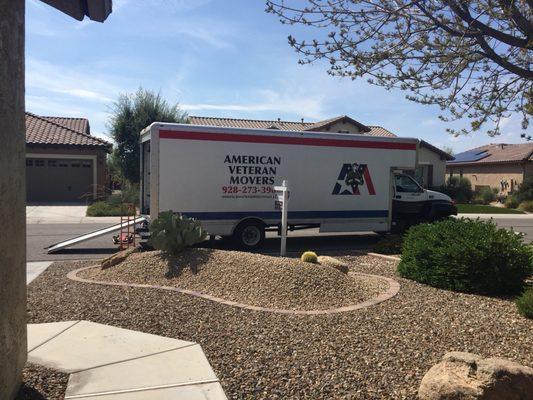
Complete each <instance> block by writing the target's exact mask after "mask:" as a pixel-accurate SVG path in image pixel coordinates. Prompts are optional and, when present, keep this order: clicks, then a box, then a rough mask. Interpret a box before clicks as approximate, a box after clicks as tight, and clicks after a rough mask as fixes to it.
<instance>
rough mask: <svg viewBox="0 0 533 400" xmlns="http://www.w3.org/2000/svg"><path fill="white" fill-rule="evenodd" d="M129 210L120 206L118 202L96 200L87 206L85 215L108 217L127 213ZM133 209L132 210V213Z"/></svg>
mask: <svg viewBox="0 0 533 400" xmlns="http://www.w3.org/2000/svg"><path fill="white" fill-rule="evenodd" d="M128 212H129V210H128V209H127V208H125V207H121V205H120V203H116V204H115V203H113V202H112V203H110V202H108V201H97V202H95V203H93V204H91V205H90V206H89V207H87V211H86V215H87V216H88V217H108V216H120V215H128ZM133 213H134V211H133V212H132V214H133Z"/></svg>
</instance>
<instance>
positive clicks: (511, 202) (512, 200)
mask: <svg viewBox="0 0 533 400" xmlns="http://www.w3.org/2000/svg"><path fill="white" fill-rule="evenodd" d="M518 205H519V202H518V200H517V199H516V197H515V196H513V195H509V196H507V198H506V199H505V207H506V208H518Z"/></svg>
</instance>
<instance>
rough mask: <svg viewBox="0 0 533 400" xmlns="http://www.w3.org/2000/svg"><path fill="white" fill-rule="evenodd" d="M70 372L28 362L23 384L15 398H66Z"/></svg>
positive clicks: (24, 399) (37, 399)
mask: <svg viewBox="0 0 533 400" xmlns="http://www.w3.org/2000/svg"><path fill="white" fill-rule="evenodd" d="M68 377H69V375H68V374H65V373H63V372H59V371H55V370H53V369H49V368H45V367H41V366H40V365H35V364H29V363H28V364H26V366H25V367H24V369H23V371H22V382H23V384H22V386H21V388H20V390H19V393H18V394H17V397H15V400H42V399H50V400H56V399H64V398H65V390H66V389H67V383H68Z"/></svg>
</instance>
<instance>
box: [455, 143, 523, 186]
mask: <svg viewBox="0 0 533 400" xmlns="http://www.w3.org/2000/svg"><path fill="white" fill-rule="evenodd" d="M446 175H447V176H463V177H465V178H468V179H469V180H470V182H471V183H472V188H474V189H481V188H483V187H491V188H496V189H498V190H499V191H500V193H501V194H503V195H506V194H508V193H509V192H512V191H513V190H515V189H516V188H517V186H518V185H520V184H521V183H522V182H523V181H524V180H526V179H533V143H520V144H507V143H495V144H488V145H485V146H481V147H476V148H474V149H471V150H468V151H465V152H463V153H459V154H457V155H456V156H455V159H454V160H451V161H448V163H447V164H446Z"/></svg>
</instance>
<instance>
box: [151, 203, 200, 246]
mask: <svg viewBox="0 0 533 400" xmlns="http://www.w3.org/2000/svg"><path fill="white" fill-rule="evenodd" d="M206 237H207V233H206V232H205V231H204V230H203V229H202V226H201V225H200V222H199V221H197V220H195V219H192V218H187V217H185V216H183V215H181V214H180V213H176V214H175V213H174V212H173V211H172V210H171V211H164V212H162V213H159V216H158V218H157V219H156V220H154V221H152V223H151V224H150V240H149V243H150V245H151V246H153V247H154V248H156V249H158V250H161V251H163V252H164V253H166V254H167V255H169V256H175V255H177V254H178V253H179V252H181V251H182V250H183V249H184V248H186V247H190V246H193V245H195V244H196V243H200V242H202V241H203V240H205V238H206Z"/></svg>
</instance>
